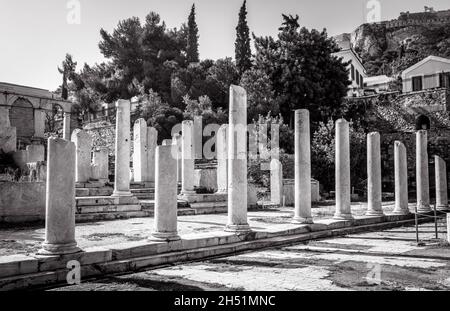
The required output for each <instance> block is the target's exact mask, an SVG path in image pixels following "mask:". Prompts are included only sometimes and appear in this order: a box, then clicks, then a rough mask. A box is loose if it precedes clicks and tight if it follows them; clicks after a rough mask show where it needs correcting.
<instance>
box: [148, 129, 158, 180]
mask: <svg viewBox="0 0 450 311" xmlns="http://www.w3.org/2000/svg"><path fill="white" fill-rule="evenodd" d="M157 146H158V131H157V130H156V129H155V128H154V127H148V128H147V169H148V175H147V176H148V180H146V181H149V182H155V152H156V147H157Z"/></svg>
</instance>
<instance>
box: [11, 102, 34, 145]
mask: <svg viewBox="0 0 450 311" xmlns="http://www.w3.org/2000/svg"><path fill="white" fill-rule="evenodd" d="M9 121H10V124H11V126H12V127H15V128H16V131H17V138H18V139H23V140H28V139H30V138H31V137H33V135H34V122H35V120H34V107H33V104H32V103H31V102H30V101H29V100H27V99H26V98H23V97H19V98H17V99H16V100H15V101H14V102H13V103H12V105H11V109H10V110H9Z"/></svg>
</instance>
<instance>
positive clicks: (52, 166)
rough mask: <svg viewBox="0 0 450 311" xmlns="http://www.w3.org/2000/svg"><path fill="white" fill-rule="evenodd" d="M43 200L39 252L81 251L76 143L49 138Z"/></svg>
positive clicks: (44, 253)
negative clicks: (77, 232)
mask: <svg viewBox="0 0 450 311" xmlns="http://www.w3.org/2000/svg"><path fill="white" fill-rule="evenodd" d="M47 151H48V153H47V161H48V162H47V185H46V204H45V206H46V207H45V209H46V212H45V241H44V243H43V244H42V249H41V250H40V251H39V253H40V254H42V255H63V254H71V253H76V252H78V251H80V249H79V248H78V247H77V242H76V241H75V144H74V143H73V142H70V141H67V140H63V139H60V138H49V140H48V150H47Z"/></svg>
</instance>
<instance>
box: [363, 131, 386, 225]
mask: <svg viewBox="0 0 450 311" xmlns="http://www.w3.org/2000/svg"><path fill="white" fill-rule="evenodd" d="M367 200H368V201H367V212H366V215H367V216H383V215H384V214H383V207H382V205H381V201H382V193H381V151H380V134H379V133H378V132H372V133H369V134H367Z"/></svg>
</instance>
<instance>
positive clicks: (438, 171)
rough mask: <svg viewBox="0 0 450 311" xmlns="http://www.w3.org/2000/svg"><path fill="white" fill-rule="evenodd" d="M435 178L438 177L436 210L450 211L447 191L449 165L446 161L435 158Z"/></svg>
mask: <svg viewBox="0 0 450 311" xmlns="http://www.w3.org/2000/svg"><path fill="white" fill-rule="evenodd" d="M434 166H435V176H436V209H438V210H446V209H448V192H447V191H448V189H447V164H446V163H445V161H444V159H442V158H441V157H439V156H437V155H435V156H434Z"/></svg>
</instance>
